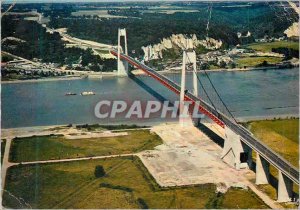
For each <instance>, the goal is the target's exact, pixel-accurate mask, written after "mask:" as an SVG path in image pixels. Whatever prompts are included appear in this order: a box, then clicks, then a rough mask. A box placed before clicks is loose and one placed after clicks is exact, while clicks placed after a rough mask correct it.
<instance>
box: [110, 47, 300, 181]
mask: <svg viewBox="0 0 300 210" xmlns="http://www.w3.org/2000/svg"><path fill="white" fill-rule="evenodd" d="M111 53H112V54H113V55H115V56H117V51H116V50H111ZM120 58H121V59H123V60H126V61H127V62H128V63H130V64H131V65H133V66H135V67H136V68H138V69H141V70H143V71H144V72H145V73H146V74H148V75H150V76H151V77H153V78H154V79H156V80H158V81H159V82H161V83H162V84H163V85H164V86H166V87H167V88H169V89H170V90H172V91H174V92H175V93H176V94H180V86H179V85H178V84H176V83H175V82H173V81H172V80H170V79H169V78H167V77H166V76H164V75H161V74H160V73H158V72H157V71H155V70H153V69H151V68H149V67H148V66H146V65H144V64H143V63H141V62H139V61H137V60H135V59H133V58H132V57H130V56H128V55H125V54H120ZM185 100H187V101H191V102H192V104H195V103H196V104H197V105H199V111H200V112H202V113H203V114H205V115H207V116H208V117H210V118H211V119H212V120H213V121H214V122H216V123H217V124H218V125H220V126H221V127H223V128H224V126H225V125H226V126H227V127H229V128H230V129H231V130H232V131H234V132H235V133H236V134H238V135H240V136H241V140H242V141H243V142H244V143H245V144H247V145H248V146H249V147H251V148H252V149H253V150H254V151H256V152H258V153H259V155H260V156H261V157H263V158H264V159H265V160H267V161H268V162H269V163H270V164H272V165H273V166H275V167H276V168H277V169H278V170H280V171H281V172H282V173H283V174H285V175H286V176H287V177H289V179H291V180H292V181H293V182H294V183H296V184H298V185H299V171H298V169H297V168H296V167H294V166H292V165H291V164H290V163H289V162H287V161H286V160H285V159H284V158H283V157H281V156H280V155H279V154H277V153H275V152H274V151H273V150H272V149H271V148H269V147H268V146H266V145H265V144H263V143H262V142H261V141H259V140H258V139H256V138H255V137H254V136H253V134H252V133H251V132H250V131H248V130H247V129H245V128H244V127H242V126H241V125H239V124H237V123H236V122H234V121H233V120H232V119H231V118H229V117H228V116H226V115H224V114H223V113H221V112H220V111H219V110H215V109H214V108H213V106H211V105H210V104H208V103H206V102H205V101H204V100H203V99H201V98H199V97H196V96H194V95H193V94H192V93H190V92H187V93H186V94H185Z"/></svg>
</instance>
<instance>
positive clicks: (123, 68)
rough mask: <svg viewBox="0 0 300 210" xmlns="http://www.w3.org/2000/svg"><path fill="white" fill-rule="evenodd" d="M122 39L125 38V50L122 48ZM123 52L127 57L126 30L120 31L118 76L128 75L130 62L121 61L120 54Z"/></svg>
mask: <svg viewBox="0 0 300 210" xmlns="http://www.w3.org/2000/svg"><path fill="white" fill-rule="evenodd" d="M121 37H123V38H124V50H123V48H122V46H121ZM121 52H123V53H124V54H125V55H128V50H127V37H126V29H125V28H123V29H120V28H119V30H118V61H117V62H118V76H127V75H128V62H127V61H124V60H121V59H120V53H121Z"/></svg>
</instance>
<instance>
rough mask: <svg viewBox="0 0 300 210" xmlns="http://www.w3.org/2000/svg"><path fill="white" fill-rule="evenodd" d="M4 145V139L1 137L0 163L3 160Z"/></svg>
mask: <svg viewBox="0 0 300 210" xmlns="http://www.w3.org/2000/svg"><path fill="white" fill-rule="evenodd" d="M5 145H6V140H5V139H1V163H2V161H3V155H4V151H5Z"/></svg>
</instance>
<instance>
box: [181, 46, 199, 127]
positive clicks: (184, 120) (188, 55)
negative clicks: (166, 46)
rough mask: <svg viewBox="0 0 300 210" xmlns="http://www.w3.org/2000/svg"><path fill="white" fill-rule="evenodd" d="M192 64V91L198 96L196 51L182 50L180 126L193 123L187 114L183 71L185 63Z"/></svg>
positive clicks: (187, 105)
mask: <svg viewBox="0 0 300 210" xmlns="http://www.w3.org/2000/svg"><path fill="white" fill-rule="evenodd" d="M187 64H188V65H190V64H191V65H192V68H193V93H194V95H195V96H198V81H197V69H196V67H197V65H196V52H195V51H194V50H193V51H185V50H184V51H183V57H182V72H181V90H180V103H179V105H180V107H179V111H180V115H179V123H180V124H181V125H182V126H188V125H193V120H192V118H191V116H190V114H189V105H190V104H189V103H187V102H185V100H184V96H185V93H186V91H187V90H186V89H185V82H186V79H185V75H186V74H185V72H186V65H187Z"/></svg>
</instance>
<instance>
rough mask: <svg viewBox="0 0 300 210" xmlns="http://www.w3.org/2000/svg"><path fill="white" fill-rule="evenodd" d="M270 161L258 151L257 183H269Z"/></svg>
mask: <svg viewBox="0 0 300 210" xmlns="http://www.w3.org/2000/svg"><path fill="white" fill-rule="evenodd" d="M269 167H270V163H268V162H267V161H266V160H265V159H264V158H263V157H261V156H260V155H259V154H258V153H256V173H255V176H256V178H255V184H257V185H259V184H268V183H269V178H270V171H269Z"/></svg>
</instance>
